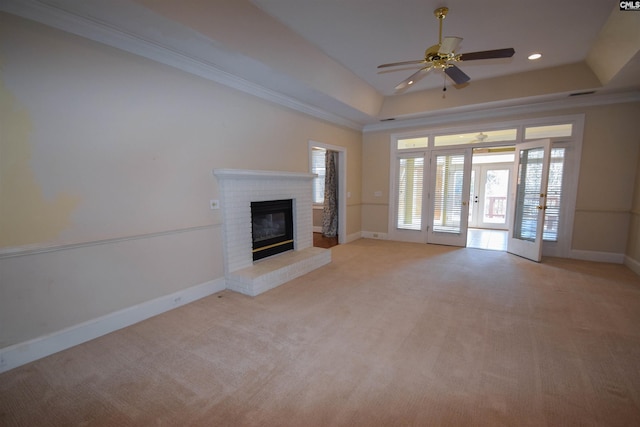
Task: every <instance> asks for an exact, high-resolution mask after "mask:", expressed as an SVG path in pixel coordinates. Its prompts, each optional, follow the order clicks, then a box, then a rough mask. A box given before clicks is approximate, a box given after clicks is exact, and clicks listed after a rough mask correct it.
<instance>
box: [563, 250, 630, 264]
mask: <svg viewBox="0 0 640 427" xmlns="http://www.w3.org/2000/svg"><path fill="white" fill-rule="evenodd" d="M569 258H573V259H580V260H583V261H594V262H608V263H611V264H623V263H624V258H625V257H624V254H619V253H615V252H598V251H581V250H576V249H572V250H571V252H570V253H569Z"/></svg>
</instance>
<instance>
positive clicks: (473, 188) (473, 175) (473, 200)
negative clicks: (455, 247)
mask: <svg viewBox="0 0 640 427" xmlns="http://www.w3.org/2000/svg"><path fill="white" fill-rule="evenodd" d="M476 191H477V190H476V169H471V191H470V193H469V203H471V206H469V227H472V226H473V225H475V220H476V218H475V216H477V215H478V214H477V213H476V212H475V211H476V208H477V206H478V199H477V197H478V195H477V194H476Z"/></svg>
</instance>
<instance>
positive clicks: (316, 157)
mask: <svg viewBox="0 0 640 427" xmlns="http://www.w3.org/2000/svg"><path fill="white" fill-rule="evenodd" d="M326 152H327V150H325V149H324V148H320V147H313V148H312V149H311V173H315V174H317V175H318V176H317V177H315V178H314V179H313V203H314V204H317V205H321V204H323V203H324V176H325V168H324V159H325V154H326Z"/></svg>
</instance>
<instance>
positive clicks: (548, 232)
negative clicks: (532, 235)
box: [542, 148, 565, 241]
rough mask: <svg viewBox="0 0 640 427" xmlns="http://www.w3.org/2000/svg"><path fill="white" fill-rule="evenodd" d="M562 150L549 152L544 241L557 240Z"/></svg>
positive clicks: (554, 149)
mask: <svg viewBox="0 0 640 427" xmlns="http://www.w3.org/2000/svg"><path fill="white" fill-rule="evenodd" d="M564 152H565V149H564V148H553V149H552V150H551V163H550V164H549V183H548V184H547V210H546V211H545V219H544V231H543V233H542V236H543V238H544V240H549V241H557V240H558V222H559V219H560V202H561V201H562V176H563V172H564Z"/></svg>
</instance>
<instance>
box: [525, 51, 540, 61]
mask: <svg viewBox="0 0 640 427" xmlns="http://www.w3.org/2000/svg"><path fill="white" fill-rule="evenodd" d="M527 58H529V60H531V61H535V60H536V59H540V58H542V54H541V53H532V54H531V55H529V56H528V57H527Z"/></svg>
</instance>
